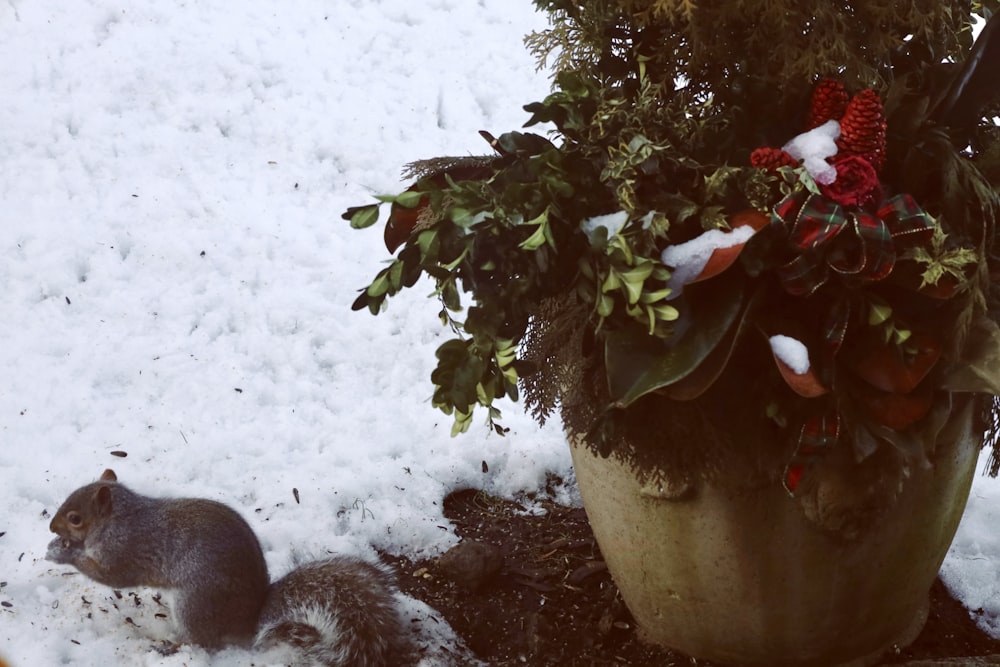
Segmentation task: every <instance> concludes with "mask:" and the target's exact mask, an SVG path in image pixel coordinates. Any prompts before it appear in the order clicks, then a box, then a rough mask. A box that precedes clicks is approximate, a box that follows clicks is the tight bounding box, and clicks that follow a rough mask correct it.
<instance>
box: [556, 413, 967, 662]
mask: <svg viewBox="0 0 1000 667" xmlns="http://www.w3.org/2000/svg"><path fill="white" fill-rule="evenodd" d="M973 404H974V401H966V402H964V404H962V405H961V406H960V407H959V408H957V409H956V410H955V411H954V412H953V414H952V415H951V417H950V418H949V420H948V422H947V424H946V425H945V427H944V428H943V429H942V431H941V433H940V435H939V438H938V440H937V450H936V452H935V454H934V458H933V461H932V465H931V466H929V467H927V468H920V469H914V470H912V471H911V473H910V475H909V477H908V478H907V479H906V481H905V484H904V485H903V488H902V490H901V492H900V493H899V496H898V498H897V501H896V502H895V504H894V505H893V506H892V508H891V509H890V510H889V511H887V512H886V513H885V514H884V515H880V517H879V518H878V520H877V521H876V522H875V524H874V526H873V527H872V528H871V529H869V530H866V531H865V532H864V533H863V534H861V535H859V536H857V537H856V538H853V539H843V538H838V537H837V536H836V535H831V534H830V533H829V532H827V531H824V530H822V529H821V528H819V527H817V526H816V524H814V523H813V522H811V521H810V520H809V519H807V518H806V516H805V514H804V513H803V511H802V508H801V507H800V506H799V502H798V500H797V499H794V498H790V497H789V496H788V494H787V493H786V492H785V490H784V489H783V488H782V487H781V485H780V484H773V485H771V486H767V487H763V488H754V489H749V490H733V489H730V488H728V487H727V488H719V487H714V486H711V485H708V484H701V485H699V486H698V487H697V488H691V489H687V490H685V491H684V492H683V493H674V492H673V491H675V490H667V492H664V493H661V494H656V493H651V492H650V489H649V488H648V487H647V488H644V487H643V485H642V484H641V483H640V482H639V480H638V479H637V478H636V477H635V475H634V474H633V472H632V471H631V470H630V469H629V468H628V467H627V466H626V465H624V464H623V463H621V462H620V461H617V460H615V459H613V458H612V459H601V458H598V457H596V456H594V455H593V454H592V453H591V451H590V450H589V449H588V448H587V447H586V446H585V445H583V444H581V443H580V442H579V441H573V439H571V442H572V447H571V449H572V454H573V462H574V466H575V468H576V473H577V480H578V482H579V486H580V492H581V495H582V496H583V500H584V505H585V507H586V510H587V515H588V519H589V520H590V524H591V527H592V528H593V530H594V535H595V537H596V538H597V541H598V543H599V544H600V547H601V551H602V554H603V556H604V559H605V561H606V562H607V564H608V569H609V570H610V572H611V575H612V577H613V578H614V580H615V583H616V584H617V585H618V588H619V590H620V591H621V594H622V599H623V600H624V601H625V604H626V605H627V606H628V608H629V610H630V611H631V612H632V615H633V617H634V618H635V620H636V623H637V625H638V626H639V628H640V629H641V636H642V637H643V638H644V639H645V640H646V641H650V642H652V643H656V644H660V645H664V646H668V647H671V648H674V649H676V650H679V651H681V652H683V653H686V654H688V655H691V656H694V657H696V658H704V659H708V660H712V661H715V662H720V663H723V664H736V665H761V666H763V665H768V666H771V667H774V666H777V665H785V666H795V667H820V666H822V667H829V666H831V665H851V666H855V665H858V666H861V665H870V664H874V663H875V662H877V660H878V658H879V657H880V656H882V655H883V654H884V653H885V652H887V651H891V650H892V649H893V647H894V646H895V647H897V648H903V647H905V646H906V645H908V644H909V643H911V642H912V641H913V640H914V639H915V638H916V637H917V635H918V634H919V633H920V630H921V629H922V628H923V625H924V623H925V622H926V619H927V613H928V596H929V591H930V588H931V585H932V584H933V583H934V580H935V578H936V576H937V572H938V569H939V568H940V566H941V562H942V561H943V559H944V556H945V554H946V553H947V550H948V547H949V545H950V544H951V540H952V538H953V537H954V533H955V530H956V529H957V527H958V523H959V521H960V519H961V516H962V513H963V511H964V509H965V502H966V500H967V498H968V492H969V488H970V486H971V484H972V476H973V474H974V472H975V466H976V461H977V454H978V450H979V445H980V437H979V434H978V433H977V432H974V431H975V430H974V428H973Z"/></svg>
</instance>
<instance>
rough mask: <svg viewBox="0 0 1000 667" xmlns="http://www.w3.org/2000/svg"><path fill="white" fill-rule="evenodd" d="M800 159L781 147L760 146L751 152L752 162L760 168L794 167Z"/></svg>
mask: <svg viewBox="0 0 1000 667" xmlns="http://www.w3.org/2000/svg"><path fill="white" fill-rule="evenodd" d="M798 163H799V161H798V160H796V159H795V158H793V157H792V156H791V155H789V154H788V153H786V152H785V151H783V150H781V149H780V148H768V147H766V146H765V147H764V148H758V149H757V150H755V151H754V152H753V153H751V154H750V164H751V165H752V166H754V167H757V168H758V169H777V168H778V167H794V166H796V165H797V164H798Z"/></svg>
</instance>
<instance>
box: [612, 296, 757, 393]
mask: <svg viewBox="0 0 1000 667" xmlns="http://www.w3.org/2000/svg"><path fill="white" fill-rule="evenodd" d="M737 278H738V280H737V281H735V282H734V281H733V280H723V279H716V280H709V281H705V282H704V283H698V284H696V285H689V286H688V287H687V288H686V289H685V295H686V297H687V299H686V300H687V302H688V303H689V305H688V307H687V308H686V309H685V311H684V317H685V318H687V320H686V321H685V324H686V326H684V327H683V329H682V333H681V334H679V337H678V338H677V339H676V340H668V341H664V340H662V339H660V338H657V337H655V336H650V335H648V334H647V333H646V332H645V331H643V330H642V329H639V328H636V327H632V328H622V329H618V330H615V331H613V332H609V333H608V334H607V339H606V342H605V347H604V361H605V366H606V368H607V375H608V389H609V391H610V394H611V399H612V405H613V406H614V407H619V408H624V407H627V406H629V405H631V404H632V403H634V402H635V401H636V400H638V399H639V398H641V397H643V396H645V395H646V394H648V393H650V392H653V391H656V390H657V389H660V388H662V387H668V386H670V385H671V384H673V383H675V382H677V381H679V380H681V379H683V378H685V377H686V376H688V375H689V374H690V373H692V372H693V371H694V370H695V369H696V368H697V367H698V365H699V364H700V363H701V362H702V361H704V360H705V358H706V357H707V356H708V355H709V354H710V353H711V352H712V350H713V349H715V347H716V345H718V344H719V343H720V342H721V341H722V339H723V338H724V337H725V335H726V333H727V332H728V331H729V329H730V328H731V327H732V326H733V323H734V322H735V321H736V318H737V316H738V315H739V313H740V310H741V309H742V307H743V302H744V299H745V291H746V290H745V288H744V286H743V284H742V282H741V280H739V279H742V276H738V277H737Z"/></svg>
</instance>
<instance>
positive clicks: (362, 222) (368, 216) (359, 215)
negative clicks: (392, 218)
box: [341, 204, 378, 229]
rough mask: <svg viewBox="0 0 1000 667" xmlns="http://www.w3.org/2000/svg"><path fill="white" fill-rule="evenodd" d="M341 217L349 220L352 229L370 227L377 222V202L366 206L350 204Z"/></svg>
mask: <svg viewBox="0 0 1000 667" xmlns="http://www.w3.org/2000/svg"><path fill="white" fill-rule="evenodd" d="M341 217H344V218H346V219H348V220H350V221H351V227H353V228H354V229H364V228H365V227H371V226H372V225H374V224H375V223H376V222H378V204H369V205H368V206H352V207H351V208H349V209H347V212H346V213H344V215H343V216H341Z"/></svg>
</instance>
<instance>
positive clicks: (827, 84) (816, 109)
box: [806, 77, 850, 130]
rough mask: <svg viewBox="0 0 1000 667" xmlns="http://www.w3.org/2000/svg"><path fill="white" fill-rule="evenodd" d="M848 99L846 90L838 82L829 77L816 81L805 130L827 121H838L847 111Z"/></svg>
mask: <svg viewBox="0 0 1000 667" xmlns="http://www.w3.org/2000/svg"><path fill="white" fill-rule="evenodd" d="M849 99H850V96H849V95H848V94H847V89H846V88H844V84H842V83H841V82H840V81H837V80H836V79H831V78H829V77H824V78H822V79H820V80H819V81H817V82H816V87H815V88H814V89H813V94H812V100H811V101H810V103H809V116H808V117H807V118H806V130H811V129H813V128H814V127H819V126H820V125H822V124H823V123H825V122H827V121H828V120H840V119H841V118H842V117H843V115H844V113H845V112H846V111H847V103H848V100H849Z"/></svg>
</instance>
